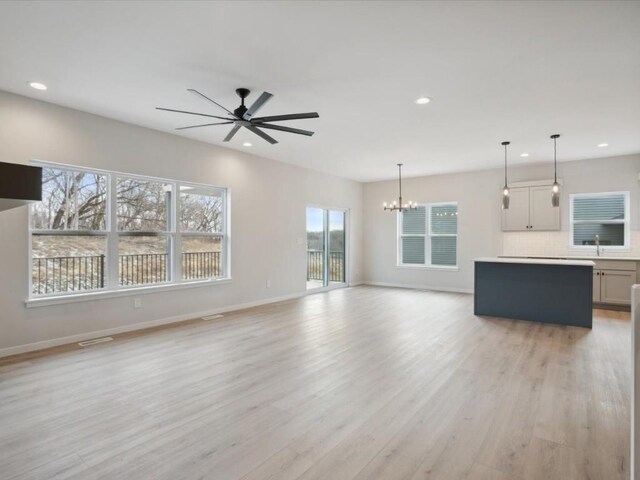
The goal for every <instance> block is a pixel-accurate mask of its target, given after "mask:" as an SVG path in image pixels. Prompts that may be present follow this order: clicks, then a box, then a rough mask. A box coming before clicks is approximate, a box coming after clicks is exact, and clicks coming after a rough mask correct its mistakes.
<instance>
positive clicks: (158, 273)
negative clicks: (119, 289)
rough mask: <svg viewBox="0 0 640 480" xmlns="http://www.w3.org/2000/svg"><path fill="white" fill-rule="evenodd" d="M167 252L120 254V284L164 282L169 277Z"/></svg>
mask: <svg viewBox="0 0 640 480" xmlns="http://www.w3.org/2000/svg"><path fill="white" fill-rule="evenodd" d="M168 259H169V256H168V255H167V254H166V253H137V254H133V255H119V256H118V276H119V281H120V285H123V286H130V285H145V284H148V283H162V282H166V281H167V280H168V279H169V276H168V274H167V272H168V265H167V263H168Z"/></svg>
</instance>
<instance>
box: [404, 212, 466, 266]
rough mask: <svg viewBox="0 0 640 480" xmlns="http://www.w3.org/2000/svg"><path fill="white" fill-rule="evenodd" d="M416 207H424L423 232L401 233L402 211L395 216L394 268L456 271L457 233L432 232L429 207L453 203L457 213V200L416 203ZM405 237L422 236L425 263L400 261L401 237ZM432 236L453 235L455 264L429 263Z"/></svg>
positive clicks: (457, 261) (457, 259) (457, 264)
mask: <svg viewBox="0 0 640 480" xmlns="http://www.w3.org/2000/svg"><path fill="white" fill-rule="evenodd" d="M415 205H416V206H417V207H424V209H425V233H424V234H421V233H402V222H403V221H404V218H403V215H404V212H399V213H398V215H397V218H396V268H422V269H425V270H451V271H458V269H459V266H460V262H459V258H458V255H459V249H458V238H459V235H458V233H456V234H455V235H454V234H435V235H434V234H432V232H431V216H432V215H431V209H432V207H434V206H436V207H437V206H442V205H455V206H456V213H458V214H459V208H458V202H457V201H448V202H434V203H416V204H415ZM458 217H459V215H456V229H457V219H458ZM405 237H415V238H424V261H425V263H402V255H403V253H402V239H403V238H405ZM432 237H453V238H455V239H456V264H455V265H433V264H432V263H431V238H432Z"/></svg>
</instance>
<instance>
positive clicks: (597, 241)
mask: <svg viewBox="0 0 640 480" xmlns="http://www.w3.org/2000/svg"><path fill="white" fill-rule="evenodd" d="M596 255H597V256H600V235H596Z"/></svg>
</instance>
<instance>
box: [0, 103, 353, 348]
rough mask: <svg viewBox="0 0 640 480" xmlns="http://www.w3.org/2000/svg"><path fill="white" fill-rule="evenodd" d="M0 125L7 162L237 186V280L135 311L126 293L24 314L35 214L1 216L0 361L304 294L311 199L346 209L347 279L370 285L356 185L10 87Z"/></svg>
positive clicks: (165, 295)
mask: <svg viewBox="0 0 640 480" xmlns="http://www.w3.org/2000/svg"><path fill="white" fill-rule="evenodd" d="M0 125H2V128H0V161H5V162H13V163H27V162H28V161H29V160H30V159H34V158H37V159H41V160H48V161H53V162H60V163H67V164H74V165H82V166H87V167H97V168H104V169H109V170H115V171H121V172H128V173H136V174H142V175H153V176H158V177H166V178H171V179H178V180H185V181H193V182H201V183H211V184H215V185H223V186H227V187H229V188H230V192H231V203H232V209H231V249H232V250H231V252H232V257H231V270H232V276H233V281H232V282H231V283H230V284H225V285H216V286H210V287H202V288H190V289H184V290H175V291H167V292H161V293H149V294H145V295H143V296H142V301H143V306H142V308H141V309H136V310H134V309H133V297H130V296H127V297H119V298H110V299H104V300H98V301H91V302H82V303H70V304H65V305H55V306H46V307H38V308H28V309H27V308H25V303H24V301H25V299H26V298H27V296H28V291H27V290H28V287H27V285H28V276H27V275H28V265H29V259H28V241H29V237H28V230H27V227H28V212H27V208H26V207H21V208H18V209H14V210H9V211H6V212H0V265H2V268H0V354H1V353H3V352H2V349H3V348H4V349H5V352H4V353H5V354H6V353H11V352H15V351H18V350H17V349H12V350H11V352H7V350H6V349H7V348H8V347H16V346H20V345H25V344H33V343H35V342H41V341H48V340H52V339H60V338H62V337H69V336H77V335H80V336H82V335H83V334H85V333H88V332H96V331H101V330H109V329H114V328H123V329H126V328H127V327H129V326H131V325H133V324H139V323H143V322H151V321H156V320H159V319H167V318H174V317H183V316H185V315H187V316H188V314H190V313H194V312H207V311H212V310H217V309H220V308H223V307H225V306H233V305H239V304H246V303H250V302H258V301H261V300H264V299H269V298H280V297H283V296H290V295H295V294H303V293H304V292H305V288H306V252H305V245H304V243H302V244H299V243H298V239H299V238H302V239H304V238H305V236H306V234H305V207H306V205H307V204H314V205H324V206H330V207H341V208H348V209H349V210H350V223H349V225H350V230H349V232H348V233H349V239H350V245H349V247H350V252H351V261H350V263H349V272H348V273H349V278H350V280H351V282H355V283H357V282H359V281H360V280H361V279H362V275H361V270H362V269H361V265H362V257H361V253H362V248H361V240H362V234H361V225H362V217H361V212H362V185H361V184H359V183H357V182H353V181H349V180H345V179H341V178H338V177H332V176H329V175H324V174H320V173H316V172H313V171H310V170H306V169H302V168H298V167H294V166H291V165H287V164H284V163H280V162H275V161H273V160H268V159H265V158H260V157H256V156H253V155H249V154H245V153H242V152H237V151H234V150H230V149H226V148H221V147H216V146H213V145H209V144H205V143H201V142H196V141H193V140H189V139H185V138H181V137H178V136H175V135H170V134H166V133H161V132H158V131H154V130H149V129H146V128H142V127H137V126H133V125H130V124H126V123H122V122H117V121H114V120H109V119H106V118H103V117H98V116H95V115H91V114H88V113H84V112H79V111H76V110H71V109H67V108H63V107H59V106H56V105H52V104H48V103H43V102H40V101H36V100H31V99H27V98H25V97H20V96H16V95H12V94H9V93H4V92H0ZM310 148H313V146H312V144H310ZM267 280H271V287H270V288H267V287H266V281H267ZM137 296H140V295H137ZM89 336H90V335H89Z"/></svg>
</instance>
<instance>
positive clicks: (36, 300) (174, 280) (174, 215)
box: [25, 159, 231, 307]
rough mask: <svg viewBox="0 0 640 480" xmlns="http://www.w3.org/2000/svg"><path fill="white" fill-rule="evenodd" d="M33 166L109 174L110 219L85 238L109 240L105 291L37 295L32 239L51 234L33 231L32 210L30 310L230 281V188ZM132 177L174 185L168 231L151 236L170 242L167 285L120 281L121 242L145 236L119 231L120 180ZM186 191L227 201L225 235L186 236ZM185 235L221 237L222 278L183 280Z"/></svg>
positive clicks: (69, 168) (47, 164) (132, 176)
mask: <svg viewBox="0 0 640 480" xmlns="http://www.w3.org/2000/svg"><path fill="white" fill-rule="evenodd" d="M30 163H31V164H34V165H38V166H40V167H45V168H55V169H58V170H62V171H65V172H73V171H80V172H85V173H90V174H99V175H104V176H105V179H106V196H107V205H106V218H105V229H104V230H99V231H81V232H80V234H81V235H84V234H89V235H92V236H102V237H104V239H105V252H104V254H105V259H106V263H105V275H106V284H105V288H104V289H101V290H99V291H80V292H77V291H71V292H56V293H51V294H40V295H37V294H34V293H33V281H32V271H33V253H32V243H33V242H32V241H33V235H34V234H35V235H37V234H47V233H48V232H47V231H46V230H41V229H32V228H31V212H30V211H29V217H28V229H29V241H28V255H29V257H28V265H29V271H28V275H27V278H28V292H29V293H28V296H29V298H28V300H27V301H26V302H25V303H26V305H27V307H33V306H40V305H54V304H57V303H70V302H72V301H73V300H70V299H69V298H70V297H77V298H78V300H76V301H85V300H86V299H87V298H89V299H96V298H110V297H117V296H121V295H133V294H138V293H141V291H142V292H143V293H144V292H145V291H146V290H145V289H148V288H154V289H172V288H170V287H178V288H190V287H195V286H206V285H211V284H212V283H220V282H221V281H223V280H231V268H230V262H231V255H230V248H231V242H230V240H229V237H230V231H229V224H230V221H229V215H230V214H229V204H230V198H229V196H230V194H231V193H230V189H229V188H227V187H221V186H218V185H208V184H202V183H196V182H189V181H182V180H171V179H167V178H159V177H153V176H148V175H138V174H130V173H123V172H116V171H110V170H103V169H98V168H90V167H81V166H76V165H69V164H61V163H55V162H48V161H44V160H35V159H32V160H30ZM120 178H122V179H126V180H129V179H132V180H137V181H144V182H155V183H161V184H164V185H170V186H171V196H170V205H169V208H168V210H167V212H166V215H167V224H166V230H164V231H159V232H148V233H149V234H150V235H153V236H158V237H163V238H166V241H167V245H166V252H167V261H168V265H167V273H168V276H169V278H168V281H167V282H163V283H156V284H152V285H140V286H122V285H120V284H119V282H118V278H119V272H118V257H119V250H118V248H119V247H118V245H119V240H120V238H121V237H125V236H130V235H132V233H136V234H141V233H145V232H120V231H118V229H117V206H118V205H117V195H116V193H117V182H118V179H120ZM183 187H188V188H194V189H200V190H204V191H206V192H210V193H211V194H212V195H219V196H220V197H221V198H222V231H220V232H182V231H181V230H180V228H179V220H180V219H179V215H180V194H181V192H182V191H183ZM55 233H56V234H60V235H69V236H73V235H74V234H75V233H76V231H75V230H65V231H62V232H59V231H56V232H55ZM182 236H185V237H189V236H206V237H211V238H215V237H219V238H221V243H220V248H221V254H220V255H221V262H220V267H221V274H222V276H221V277H218V278H212V279H203V280H196V281H192V280H184V279H183V278H182V268H181V266H182V264H181V262H180V261H179V259H180V258H181V256H182V251H181V247H182V242H181V239H182Z"/></svg>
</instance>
